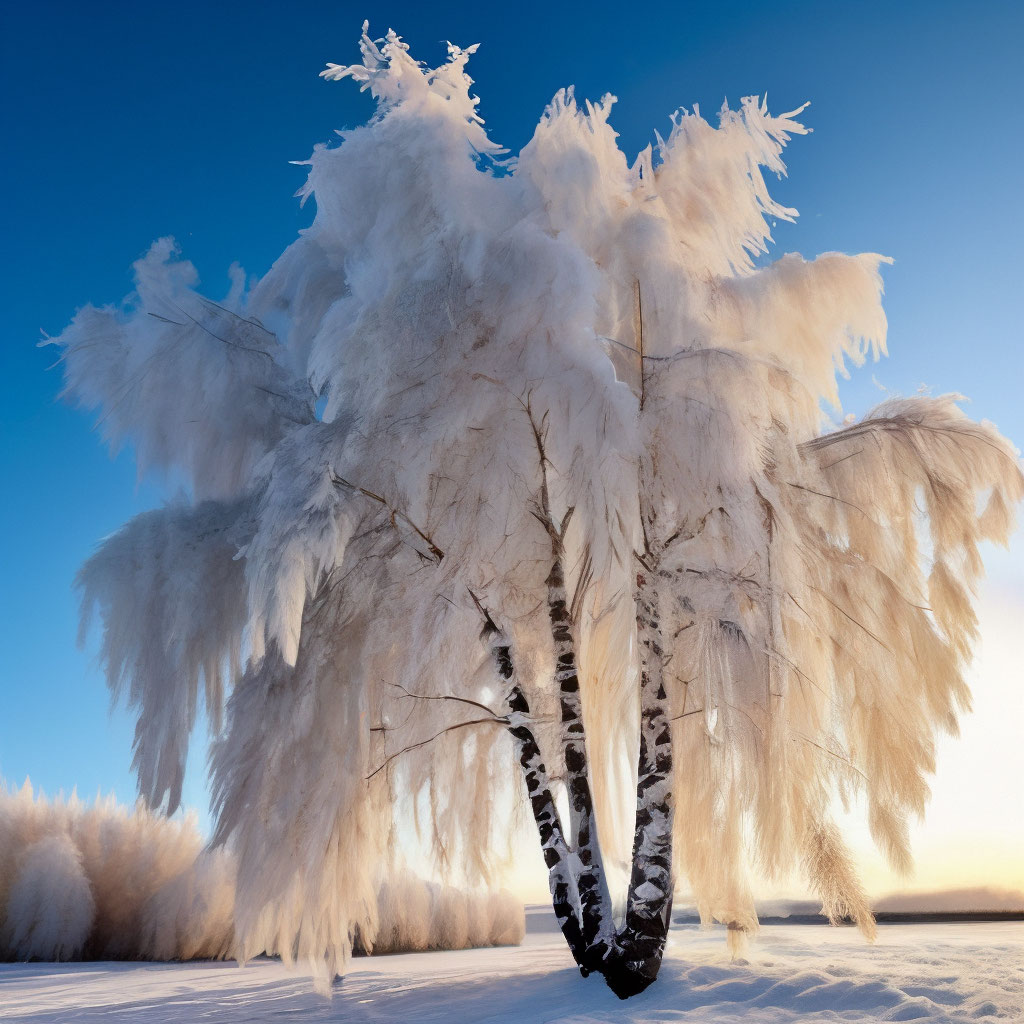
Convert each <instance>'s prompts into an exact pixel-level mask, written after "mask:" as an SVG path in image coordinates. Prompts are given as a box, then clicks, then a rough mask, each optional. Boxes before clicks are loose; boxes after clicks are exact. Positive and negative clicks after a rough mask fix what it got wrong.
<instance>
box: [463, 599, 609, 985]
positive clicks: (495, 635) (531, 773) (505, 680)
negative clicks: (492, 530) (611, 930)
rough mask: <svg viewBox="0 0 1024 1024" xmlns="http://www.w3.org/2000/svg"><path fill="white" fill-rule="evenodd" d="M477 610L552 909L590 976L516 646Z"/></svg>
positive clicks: (567, 854)
mask: <svg viewBox="0 0 1024 1024" xmlns="http://www.w3.org/2000/svg"><path fill="white" fill-rule="evenodd" d="M474 600H475V597H474ZM477 607H478V608H479V609H480V612H481V614H482V615H483V617H484V628H483V633H482V639H483V640H484V641H485V642H486V643H487V644H488V645H489V647H490V651H491V657H492V658H493V660H494V667H495V670H496V672H497V674H498V678H499V679H500V680H501V682H502V686H503V687H504V690H505V694H506V704H507V706H508V715H507V716H506V717H507V719H508V731H509V732H510V733H511V735H512V740H513V742H514V744H515V748H516V754H517V755H518V757H519V766H520V768H521V769H522V773H523V780H524V782H525V783H526V792H527V795H528V797H529V800H530V809H531V810H532V812H533V820H534V822H535V823H536V825H537V834H538V835H539V837H540V846H541V851H542V852H543V855H544V863H545V864H546V865H547V869H548V887H549V889H550V891H551V906H552V909H553V910H554V912H555V918H556V919H557V920H558V926H559V928H561V930H562V935H563V936H564V937H565V941H566V944H567V945H568V946H569V950H570V951H571V952H572V955H573V957H574V959H575V960H576V963H577V964H578V965H579V968H580V971H581V972H582V973H583V975H584V977H585V976H586V975H587V974H589V973H590V972H589V970H588V969H587V967H586V966H585V964H586V961H587V948H588V947H587V942H586V940H585V939H584V937H583V932H582V929H581V926H580V916H579V892H578V889H577V887H576V879H575V877H574V872H573V862H572V856H571V853H570V851H569V847H568V844H567V843H566V841H565V834H564V832H563V831H562V823H561V819H560V818H559V816H558V807H557V805H556V804H555V800H554V797H553V796H552V793H551V783H550V780H549V778H548V772H547V768H546V767H545V765H544V762H543V760H542V758H541V752H540V746H539V745H538V743H537V739H536V737H535V736H534V733H533V728H532V723H531V718H530V706H529V703H528V702H527V699H526V694H525V693H524V692H523V688H522V687H521V686H520V685H519V682H518V680H517V679H516V673H515V663H514V661H513V660H512V647H511V644H510V643H509V640H508V637H507V636H506V635H505V633H504V632H503V631H502V630H500V629H499V628H498V627H497V625H496V624H495V622H494V620H493V619H492V618H491V616H490V614H489V613H488V612H487V611H486V609H485V608H484V607H483V606H482V605H481V604H480V602H479V601H477Z"/></svg>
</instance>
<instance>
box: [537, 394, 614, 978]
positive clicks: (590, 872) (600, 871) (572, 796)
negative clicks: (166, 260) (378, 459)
mask: <svg viewBox="0 0 1024 1024" xmlns="http://www.w3.org/2000/svg"><path fill="white" fill-rule="evenodd" d="M523 407H524V408H525V410H526V413H527V416H528V418H529V421H530V427H531V429H532V431H533V438H534V443H535V445H536V448H537V458H538V460H539V463H540V491H539V494H538V500H537V508H536V509H535V510H534V515H535V517H536V518H537V520H538V521H539V522H540V524H541V525H542V526H543V527H544V529H545V531H546V532H547V534H548V537H549V538H550V540H551V570H550V571H549V573H548V576H547V579H546V580H545V586H546V588H547V605H548V619H549V622H550V626H551V642H552V652H553V654H554V659H555V682H556V684H557V686H558V704H559V718H560V727H559V741H560V744H561V748H562V757H563V759H564V764H565V785H566V790H567V793H568V797H569V818H570V828H571V831H572V836H573V849H572V852H573V858H574V860H575V868H576V887H577V890H578V892H579V900H580V925H581V928H582V932H583V940H584V942H585V943H586V948H587V953H586V961H585V963H581V964H580V969H581V970H582V971H583V972H584V974H587V973H590V972H592V971H596V972H600V973H603V969H604V961H605V960H606V958H607V957H608V956H609V955H610V954H611V953H612V951H613V948H614V938H615V925H614V921H613V918H612V901H611V893H610V892H609V889H608V880H607V877H606V875H605V871H604V862H603V859H602V857H601V846H600V840H599V836H598V830H597V816H596V814H595V812H594V799H593V795H592V792H591V789H590V776H589V769H588V763H587V746H586V734H585V731H584V724H583V701H582V698H581V695H580V680H579V672H578V669H577V660H576V643H575V638H574V636H573V622H572V614H571V612H570V604H569V594H568V591H567V589H566V580H565V561H564V553H565V535H566V531H567V530H568V527H569V523H570V521H571V519H572V514H573V508H572V507H571V506H570V507H569V508H568V509H567V510H566V513H565V515H564V516H563V517H562V520H561V522H560V523H556V521H555V519H554V516H553V514H552V511H551V503H550V492H549V489H548V473H547V470H548V457H547V452H546V450H545V446H544V429H543V421H541V423H538V422H537V420H536V419H535V418H534V415H533V410H532V409H531V407H530V404H529V402H525V403H523Z"/></svg>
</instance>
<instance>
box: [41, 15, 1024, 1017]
mask: <svg viewBox="0 0 1024 1024" xmlns="http://www.w3.org/2000/svg"><path fill="white" fill-rule="evenodd" d="M361 45H362V55H363V60H362V63H360V64H356V65H354V66H351V67H341V66H335V65H329V66H328V69H327V71H325V72H324V73H323V74H324V76H325V77H326V78H329V79H344V78H351V79H353V80H355V81H356V82H358V83H359V84H360V86H361V87H362V88H363V89H368V90H369V91H370V92H371V93H372V95H373V97H374V98H375V100H376V103H377V112H376V115H375V116H374V117H373V119H372V120H371V121H370V122H369V123H368V124H367V125H365V126H363V127H359V128H356V129H353V130H350V131H344V132H342V133H340V134H341V137H342V143H341V145H339V146H336V147H333V148H329V147H326V146H321V147H318V148H316V150H315V151H314V153H313V155H312V157H311V158H310V160H309V168H310V169H309V178H308V182H307V184H306V186H305V188H304V189H303V190H302V195H303V197H304V198H309V197H315V201H316V215H315V218H314V220H313V223H312V225H311V227H310V228H308V229H307V230H306V231H304V232H302V233H301V235H300V237H299V238H298V239H297V240H296V241H295V242H294V243H293V244H292V245H291V246H290V247H289V248H288V249H287V250H285V252H284V253H283V254H282V256H281V257H280V258H279V259H278V261H277V262H276V263H275V264H274V266H273V267H272V268H271V269H270V271H269V272H268V273H267V274H266V275H265V276H264V277H263V278H262V279H260V280H257V281H248V280H247V279H246V278H245V276H244V275H243V274H242V272H241V271H235V272H233V276H232V281H233V283H232V288H231V290H230V292H229V294H228V295H227V296H226V297H225V298H224V299H222V300H221V301H220V302H212V301H210V300H208V299H206V298H203V297H202V296H201V295H200V294H199V293H198V292H197V291H196V290H195V286H196V283H197V282H196V274H195V271H194V269H193V268H192V266H191V265H190V264H188V263H186V262H184V261H182V260H181V259H180V258H179V257H178V255H177V252H176V249H175V247H174V245H173V243H172V242H171V241H170V240H162V241H160V242H157V243H156V244H155V245H154V246H153V248H152V249H151V250H150V252H149V253H148V254H147V255H146V256H145V257H143V258H142V259H141V260H140V261H139V262H138V263H137V264H136V266H135V270H136V290H135V293H134V294H133V295H132V296H130V297H129V299H128V300H126V302H125V303H124V305H123V306H122V307H120V308H105V309H94V308H91V307H90V308H86V309H84V310H83V311H81V312H80V313H79V314H78V315H77V317H76V318H75V320H74V322H73V323H72V324H71V325H70V326H69V327H68V328H67V329H66V330H65V331H64V333H63V334H62V335H61V336H60V337H59V338H57V339H55V341H56V344H58V345H59V346H60V347H61V349H62V351H63V362H64V368H65V373H66V379H67V391H66V393H67V395H68V396H69V397H71V398H73V399H75V400H77V401H78V402H80V403H82V404H84V405H86V406H89V407H98V408H99V409H101V410H102V418H101V423H102V426H103V430H104V432H105V434H106V435H107V437H108V439H109V440H110V441H111V443H112V444H114V445H115V446H116V445H118V444H120V443H122V442H125V441H127V442H130V443H131V444H133V445H134V449H135V452H136V454H137V457H138V461H139V468H140V471H141V472H146V471H150V470H163V471H167V472H169V473H171V474H172V476H173V478H174V479H177V480H179V481H181V482H183V484H184V485H185V488H186V490H187V493H188V498H187V499H182V500H181V501H179V502H177V503H175V504H172V505H170V506H168V507H167V508H164V509H161V510H157V511H154V512H149V513H146V514H145V515H143V516H140V517H138V518H137V519H135V520H133V521H131V522H130V523H128V524H127V525H126V526H125V527H124V528H123V529H122V530H121V531H120V532H119V533H117V534H115V535H114V536H112V537H111V538H109V539H107V540H106V541H105V542H104V543H103V545H102V546H101V547H100V549H99V550H98V552H97V553H96V554H95V555H94V556H93V557H92V558H91V559H90V560H89V562H88V563H87V564H86V565H85V567H84V569H83V570H82V574H81V584H82V587H83V590H84V597H85V607H86V609H87V611H88V610H89V609H92V608H98V609H99V613H100V617H101V619H102V624H103V641H102V656H103V659H104V661H105V664H106V668H107V672H108V676H109V680H110V684H111V686H112V687H113V689H114V692H115V693H117V694H121V693H123V694H125V695H126V696H127V699H128V701H129V703H130V705H131V706H132V707H134V708H135V709H136V711H137V713H138V729H137V733H136V741H135V759H136V768H137V770H138V776H139V783H140V788H141V791H142V794H143V796H144V797H145V798H146V799H147V800H148V801H149V802H150V804H151V805H153V806H161V805H163V806H165V807H167V808H168V809H173V808H174V807H176V806H177V804H178V802H179V800H180V796H181V780H182V771H183V766H184V760H185V754H186V749H187V746H188V739H189V735H190V733H191V731H192V727H193V724H194V722H195V718H196V711H197V705H198V702H199V692H200V688H201V689H202V693H203V700H204V702H205V707H206V715H207V718H208V720H209V722H210V725H211V728H212V730H213V732H214V734H215V740H214V743H213V748H212V761H211V763H212V779H213V791H214V799H215V808H216V814H217V829H216V836H215V840H216V842H218V843H225V844H228V845H230V846H231V847H232V849H233V850H234V853H235V856H236V858H237V864H238V888H237V895H236V903H235V928H236V936H237V938H238V941H239V944H240V945H239V949H240V953H241V954H242V955H245V954H246V953H247V952H249V951H254V950H257V949H259V948H263V946H262V945H260V944H261V943H262V942H264V941H265V936H267V935H273V936H274V937H275V942H274V944H275V946H276V947H277V948H279V949H282V950H285V951H286V952H287V953H289V954H291V955H294V956H295V957H299V958H303V959H305V960H308V961H309V962H310V963H311V964H313V965H314V969H315V970H317V971H318V972H319V977H320V979H321V982H326V981H327V980H328V979H330V978H331V977H333V976H334V974H335V973H336V972H337V971H339V970H342V969H343V966H344V963H345V960H346V957H347V955H348V953H349V951H350V948H351V942H352V937H353V935H354V934H355V933H356V932H358V935H359V936H360V940H361V941H362V942H364V943H366V944H372V941H373V936H374V934H375V930H376V928H377V921H376V915H377V901H376V898H375V893H376V887H377V884H378V881H379V878H380V875H381V873H382V872H385V873H386V871H387V866H388V864H389V859H390V857H391V851H393V850H394V849H396V847H397V846H398V845H400V844H399V840H400V839H401V838H402V837H403V836H405V835H406V833H407V832H408V830H409V829H410V828H411V827H413V826H414V827H415V829H416V830H417V832H418V835H419V839H420V841H421V842H423V843H424V844H426V845H427V846H428V847H429V848H430V849H431V850H432V852H433V857H434V861H435V868H436V870H437V871H438V872H440V873H442V874H444V875H447V876H451V877H456V876H458V877H462V878H469V879H476V878H485V879H486V878H488V877H490V876H492V875H493V874H494V873H495V871H496V870H497V869H498V868H497V865H499V864H500V862H501V856H500V854H501V851H502V849H503V847H505V846H506V845H507V840H508V836H509V828H508V826H507V821H508V811H509V808H510V806H511V805H512V803H513V802H523V797H524V796H525V797H526V800H525V806H526V807H527V808H528V810H529V812H530V813H531V814H532V817H533V818H534V820H535V823H536V827H537V831H538V835H539V838H540V842H541V844H542V847H543V851H544V858H545V862H546V864H547V867H548V870H549V874H550V883H551V892H552V901H553V905H554V909H555V912H556V914H557V916H558V920H559V923H560V925H561V927H562V930H563V932H564V934H565V937H566V939H567V942H568V944H569V947H570V949H571V950H572V953H573V955H574V956H575V958H576V960H577V962H578V963H579V965H580V968H581V970H582V972H583V973H584V974H587V973H595V972H596V973H600V974H602V975H603V976H604V977H605V978H606V980H607V982H608V984H609V985H610V986H611V987H612V988H613V989H614V990H615V991H616V992H617V993H618V994H619V995H621V996H623V997H625V996H627V995H630V994H632V993H635V992H637V991H640V990H641V989H643V988H644V987H646V985H648V984H650V982H651V981H653V980H654V978H655V977H656V975H657V972H658V968H659V965H660V963H661V958H662V954H663V950H664V946H665V939H666V933H667V929H668V923H669V918H670V911H671V904H672V893H673V888H674V885H675V882H676V880H677V879H680V878H686V879H687V880H688V882H689V884H690V886H691V887H692V889H693V892H694V893H695V895H696V898H697V901H698V904H699V907H700V911H701V914H702V916H703V917H704V918H705V919H708V920H712V919H713V920H717V921H721V922H725V923H726V924H728V926H729V935H730V940H731V941H737V942H738V941H742V939H743V937H744V936H745V935H746V934H748V933H750V932H752V931H753V930H755V929H756V927H757V918H756V914H755V911H754V903H753V897H752V893H751V886H750V882H749V880H748V864H749V863H751V862H755V863H756V864H757V865H758V866H759V868H760V869H761V870H763V871H764V872H766V873H767V874H768V875H770V876H779V875H781V874H783V873H785V872H786V871H788V870H790V869H792V868H793V867H794V866H796V867H799V868H801V869H802V870H803V872H804V873H805V875H806V877H807V880H808V882H809V883H810V884H811V885H812V886H813V887H814V888H815V890H816V891H817V892H818V893H819V894H820V896H821V899H822V902H823V905H824V910H825V912H826V913H827V914H828V916H829V917H830V918H832V919H833V920H835V919H837V918H841V917H845V916H850V917H853V918H855V919H856V920H857V922H858V923H859V924H860V926H861V927H862V928H863V929H864V931H865V932H866V933H868V934H870V933H871V930H872V928H873V919H872V916H871V913H870V909H869V907H868V905H867V902H866V900H865V896H864V892H863V889H862V888H861V886H860V883H859V882H858V880H857V876H856V872H855V870H854V867H853V865H852V863H851V860H850V857H849V854H848V852H847V850H846V848H845V846H844V844H843V840H842V837H841V836H840V834H839V832H838V830H837V828H836V826H835V825H834V823H833V822H832V821H831V819H830V817H829V808H830V806H831V804H832V802H833V800H834V798H835V796H836V794H837V793H838V795H839V796H840V797H842V798H844V799H845V798H847V797H848V796H849V795H850V794H852V793H854V792H856V791H861V792H863V793H864V794H865V796H866V799H867V804H868V807H869V813H870V823H871V828H872V831H873V833H874V835H875V838H876V839H877V841H878V842H879V844H880V845H881V847H882V848H883V849H884V850H885V852H886V853H887V854H888V856H889V857H890V859H891V860H892V861H893V862H894V863H895V864H896V865H897V866H899V867H906V866H907V865H908V863H909V851H908V849H907V829H906V824H905V822H906V819H907V815H908V813H911V812H916V813H920V812H921V811H922V810H923V807H924V804H925V801H926V798H927V794H928V789H927V784H926V781H925V779H926V776H927V774H928V773H929V772H930V771H931V770H932V768H933V766H934V738H935V734H936V732H937V731H938V730H947V731H948V730H954V729H955V728H956V722H957V714H958V712H959V711H960V710H962V709H963V708H965V707H966V706H967V703H968V700H969V695H968V691H967V689H966V686H965V684H964V681H963V669H964V666H965V664H966V662H967V659H968V657H969V654H970V648H971V642H972V640H973V639H974V635H975V620H974V616H973V613H972V611H971V588H972V586H973V584H974V582H975V580H976V579H977V577H978V575H979V572H980V570H981V565H980V561H979V554H978V543H979V541H980V540H982V539H983V538H988V539H992V540H995V541H1005V540H1006V538H1007V536H1008V533H1009V531H1010V529H1011V526H1012V522H1011V521H1012V517H1013V508H1014V506H1015V504H1016V502H1017V501H1018V500H1019V499H1020V498H1021V495H1022V476H1021V472H1020V469H1019V466H1018V462H1017V458H1016V453H1015V450H1014V449H1013V448H1012V446H1011V445H1010V444H1009V443H1008V442H1007V441H1006V440H1005V439H1004V438H1002V437H1001V436H1000V435H999V434H998V433H997V432H996V430H995V429H994V428H993V427H992V426H990V425H988V424H977V423H974V422H971V421H970V420H968V419H967V418H966V417H965V416H964V414H963V413H962V412H961V411H960V409H959V408H958V406H957V404H956V397H957V396H944V397H940V398H934V399H933V398H924V397H915V398H912V399H906V400H901V399H894V400H891V401H889V402H887V403H885V404H884V405H882V406H880V407H879V408H878V409H876V410H874V411H873V412H871V413H869V414H868V416H867V417H865V418H864V419H863V420H862V421H860V422H857V423H853V424H850V425H847V426H844V427H843V428H842V429H836V430H829V429H828V420H827V418H826V416H825V415H824V414H823V412H822V409H823V403H825V404H826V405H828V404H830V405H832V406H836V405H837V402H838V399H837V393H836V374H837V373H845V372H846V371H845V367H846V363H847V361H852V362H854V363H859V362H861V361H862V360H863V359H864V357H865V356H866V355H867V354H868V353H871V354H873V355H874V356H876V357H877V356H878V355H879V354H880V353H882V352H884V349H885V334H886V322H885V317H884V314H883V313H882V309H881V305H880V296H881V291H882V286H881V278H880V275H879V266H880V264H882V263H884V262H885V260H884V258H883V257H880V256H877V255H872V254H868V255H861V256H847V255H843V254H840V253H828V254H825V255H823V256H820V257H818V258H817V259H815V260H813V261H810V262H808V261H805V260H804V259H802V258H801V257H800V256H797V255H792V254H790V255H785V256H783V257H781V258H780V259H777V260H776V261H775V262H767V261H766V260H765V259H762V258H761V257H762V256H764V255H765V254H766V253H767V251H768V250H767V247H768V244H769V242H770V241H771V239H770V234H769V228H768V223H769V222H770V221H771V220H773V219H780V218H781V219H791V218H793V217H794V216H795V215H796V214H795V211H793V210H789V209H786V208H784V207H782V206H780V205H779V204H777V203H776V202H775V201H774V200H773V199H772V198H771V197H770V196H769V194H768V191H767V188H766V185H765V180H764V177H763V172H762V168H764V169H766V170H767V171H769V172H774V173H776V174H781V173H782V172H783V171H784V166H783V163H782V161H781V157H780V154H781V151H782V148H783V146H784V144H785V143H786V142H787V140H788V139H789V137H790V136H791V135H792V134H802V133H803V132H804V131H805V129H804V128H803V127H802V126H801V125H800V124H799V123H798V122H797V121H796V120H795V118H796V116H797V115H798V114H799V111H794V112H792V113H789V114H784V115H781V116H772V115H770V114H769V113H768V111H767V109H766V107H765V105H763V104H762V103H759V102H758V101H757V100H756V99H753V98H751V99H747V100H744V101H743V103H742V105H741V108H740V109H739V110H738V111H731V110H729V109H728V108H724V109H723V110H722V112H721V114H720V115H719V124H718V127H717V128H716V127H712V125H710V124H709V123H708V122H707V121H705V120H704V119H703V118H702V117H701V116H700V113H699V111H697V110H696V109H695V110H694V111H693V112H692V113H688V112H685V111H681V112H680V113H679V114H677V115H676V116H675V118H674V120H673V124H672V131H671V133H670V134H669V136H668V138H667V139H662V138H660V137H659V138H658V139H657V147H656V149H654V150H652V149H651V148H648V149H647V150H646V151H644V152H643V153H641V154H640V155H639V157H638V158H637V160H636V161H635V162H634V163H633V164H632V165H630V164H629V163H628V162H627V160H626V158H625V156H624V155H623V154H622V152H621V151H620V150H619V149H618V147H617V145H616V141H615V140H616V136H615V133H614V131H613V130H612V128H611V127H610V125H609V122H608V118H609V113H610V110H611V106H612V98H611V97H605V98H604V99H603V100H602V101H601V103H599V104H596V105H595V104H590V103H587V104H585V105H584V106H583V107H581V106H579V105H578V104H577V102H576V100H575V99H574V97H573V94H572V92H571V91H566V92H561V93H559V94H558V95H557V96H556V97H555V99H554V101H553V102H552V104H551V105H550V107H549V108H548V109H547V111H546V112H545V114H544V116H543V117H542V118H541V121H540V123H539V125H538V126H537V129H536V132H535V134H534V136H533V138H532V140H531V141H530V142H529V144H528V145H527V146H526V147H525V148H524V149H523V150H522V152H521V153H520V154H519V155H518V157H515V158H508V157H507V156H506V154H505V151H504V150H502V149H501V148H500V147H498V146H497V145H496V144H494V143H493V142H492V141H491V140H490V139H489V138H488V136H487V134H486V133H485V131H484V128H483V123H482V121H481V120H480V118H479V116H478V115H477V109H476V108H477V100H476V98H475V97H473V96H471V94H470V85H471V80H470V79H469V78H468V76H467V75H466V73H465V65H466V62H467V60H468V58H469V56H470V54H471V53H472V52H473V49H474V48H473V47H470V48H469V49H466V50H462V49H459V48H458V47H455V46H450V47H449V59H448V61H447V63H445V64H443V65H442V66H441V67H439V68H436V69H431V68H426V67H424V66H422V65H420V64H419V63H417V62H416V61H414V60H413V59H412V58H411V57H410V55H409V53H408V50H407V47H406V46H405V44H404V43H403V42H402V41H401V40H400V39H399V38H398V37H397V36H396V35H394V34H393V33H389V35H388V37H387V38H386V39H385V40H377V41H373V40H372V39H371V38H370V37H369V36H368V35H367V34H366V30H365V29H364V34H363V38H362V44H361ZM630 791H632V792H635V802H633V801H632V799H631V798H630V797H629V796H628V793H629V792H630ZM563 793H564V798H563ZM624 794H625V796H624ZM55 855H56V854H55ZM622 860H624V861H625V862H626V863H627V864H628V865H629V866H630V873H629V881H628V887H627V888H626V892H625V893H624V897H623V896H622V895H620V896H617V898H616V899H615V900H613V898H612V889H613V886H614V878H613V879H611V880H610V879H609V874H608V871H607V866H611V865H612V864H613V863H619V862H620V861H622ZM606 862H607V864H606ZM613 907H614V908H615V909H614V910H613Z"/></svg>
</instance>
